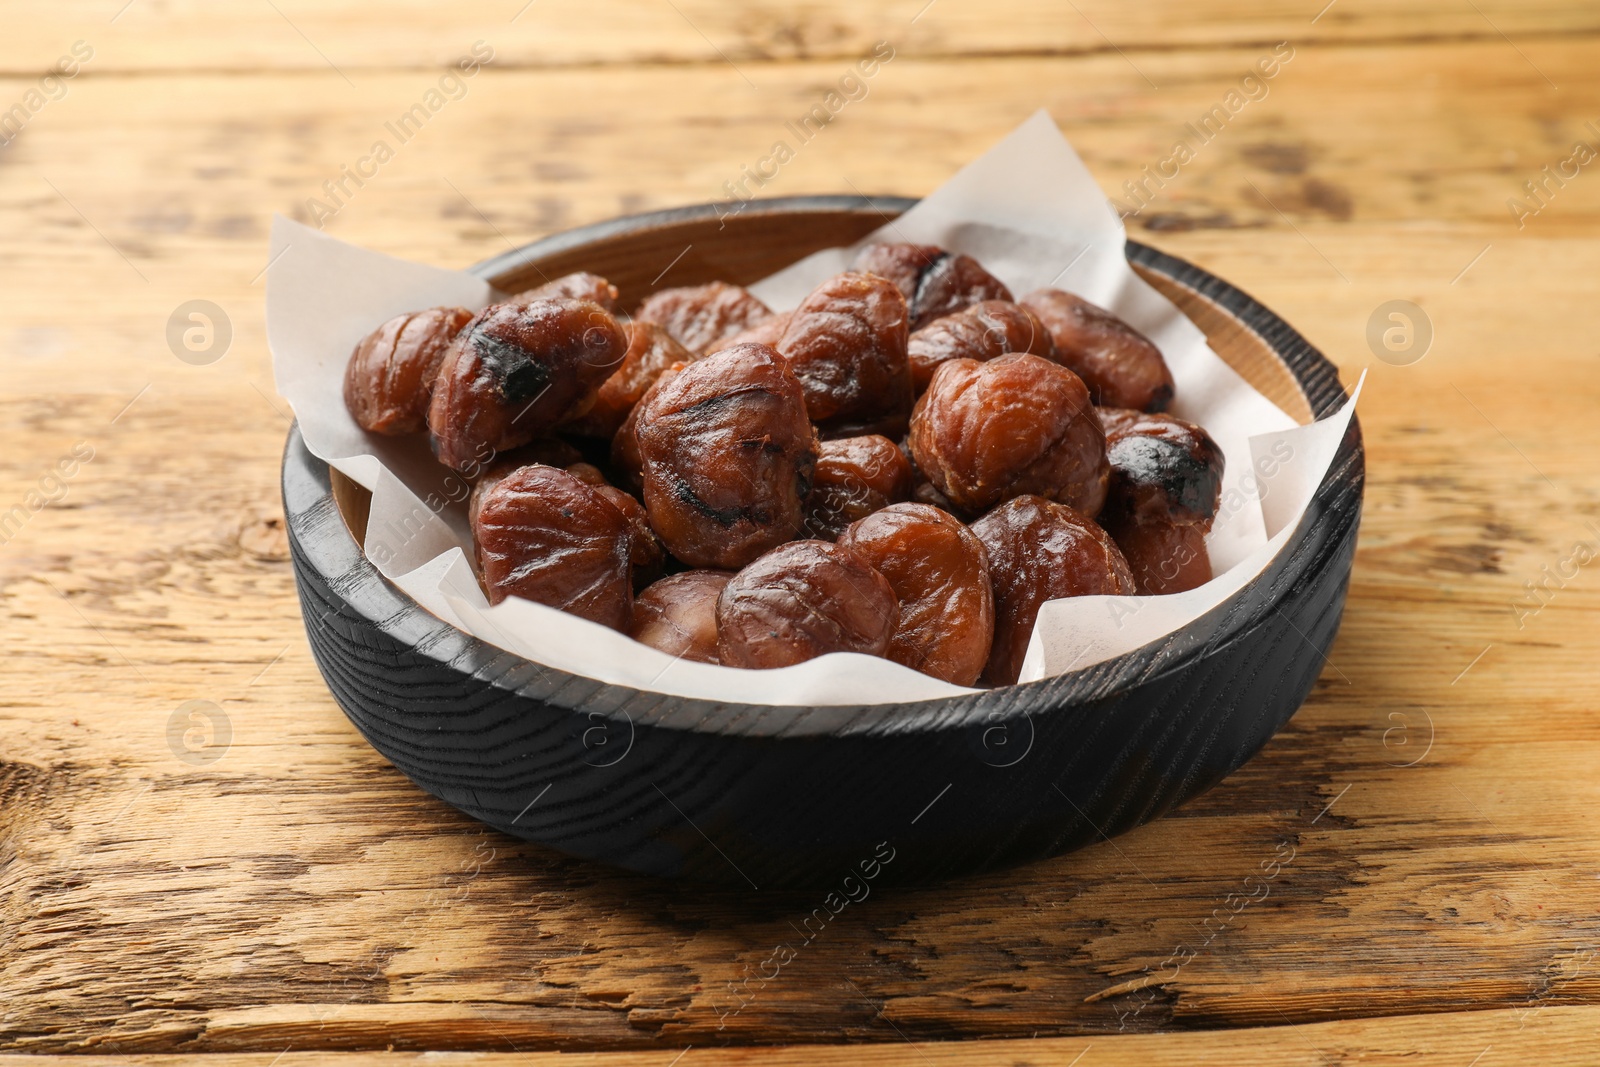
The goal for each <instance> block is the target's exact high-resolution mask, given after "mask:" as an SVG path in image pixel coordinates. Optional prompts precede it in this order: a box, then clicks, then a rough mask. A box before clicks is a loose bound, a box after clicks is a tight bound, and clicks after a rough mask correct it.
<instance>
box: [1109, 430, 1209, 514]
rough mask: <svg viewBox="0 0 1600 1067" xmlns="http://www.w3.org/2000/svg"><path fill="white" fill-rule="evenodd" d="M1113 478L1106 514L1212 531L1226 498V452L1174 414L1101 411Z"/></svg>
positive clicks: (1203, 431)
mask: <svg viewBox="0 0 1600 1067" xmlns="http://www.w3.org/2000/svg"><path fill="white" fill-rule="evenodd" d="M1095 414H1096V415H1097V416H1099V419H1100V424H1101V426H1102V427H1104V429H1105V431H1106V455H1107V458H1108V459H1109V460H1110V463H1111V480H1110V483H1109V486H1108V488H1107V493H1106V511H1107V512H1108V513H1111V512H1116V513H1118V514H1122V515H1126V516H1127V517H1128V518H1129V519H1131V520H1134V521H1139V522H1146V521H1152V520H1160V521H1170V522H1176V523H1199V524H1201V528H1202V530H1203V531H1204V530H1210V529H1211V522H1212V520H1213V519H1214V518H1215V517H1216V514H1217V505H1218V504H1219V503H1220V502H1221V500H1222V472H1223V466H1224V458H1223V455H1222V449H1221V448H1220V447H1218V445H1217V443H1216V442H1215V441H1213V440H1212V439H1211V435H1210V434H1208V433H1206V432H1205V430H1203V429H1202V428H1201V427H1199V426H1196V425H1195V424H1194V423H1192V422H1189V421H1188V420H1186V419H1180V418H1178V417H1177V416H1175V415H1166V414H1146V413H1144V412H1141V411H1133V410H1130V409H1127V408H1097V409H1096V410H1095Z"/></svg>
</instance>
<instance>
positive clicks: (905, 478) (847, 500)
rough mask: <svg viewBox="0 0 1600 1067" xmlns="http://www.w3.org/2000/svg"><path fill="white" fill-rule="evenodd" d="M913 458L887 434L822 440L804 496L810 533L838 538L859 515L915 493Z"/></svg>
mask: <svg viewBox="0 0 1600 1067" xmlns="http://www.w3.org/2000/svg"><path fill="white" fill-rule="evenodd" d="M911 489H912V481H911V463H910V461H909V460H907V459H906V456H905V453H904V452H901V451H900V446H899V445H896V444H895V443H894V442H893V441H891V440H889V439H888V438H887V437H882V436H879V435H878V434H867V435H865V436H862V437H841V438H838V439H837V440H833V441H824V442H822V444H821V445H820V446H819V447H818V449H817V468H816V471H815V472H814V473H813V475H812V479H811V495H810V496H809V497H807V498H806V536H807V537H814V538H816V539H817V540H819V541H833V540H836V539H837V538H838V536H839V534H841V533H843V532H844V528H845V527H846V526H849V525H850V524H851V523H852V522H855V521H856V520H857V519H864V518H866V517H867V516H868V515H871V514H872V513H873V512H874V511H878V510H879V509H881V508H886V507H888V506H889V505H890V504H894V503H898V502H899V501H902V500H907V499H909V498H910V496H911Z"/></svg>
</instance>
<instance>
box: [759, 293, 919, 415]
mask: <svg viewBox="0 0 1600 1067" xmlns="http://www.w3.org/2000/svg"><path fill="white" fill-rule="evenodd" d="M907 336H908V334H907V329H906V302H905V298H904V297H903V296H901V295H900V290H899V289H897V288H895V286H894V283H893V282H891V281H889V280H888V279H886V278H880V277H877V276H876V275H872V274H856V273H851V274H839V275H836V276H834V277H832V278H829V279H828V280H827V281H825V282H823V283H822V284H821V285H819V286H818V287H817V288H816V289H815V290H813V291H812V292H811V294H810V295H809V296H807V297H806V298H805V299H804V300H803V301H801V302H800V306H799V307H797V308H795V310H794V314H793V315H792V316H791V317H790V319H789V326H788V328H787V329H786V330H784V332H783V339H782V340H781V341H779V342H778V345H777V348H778V351H779V352H782V353H783V355H784V356H785V357H786V358H787V359H788V361H789V367H790V369H792V370H793V371H794V374H795V377H797V378H799V379H800V385H801V387H802V388H804V389H805V394H806V411H807V412H808V413H809V415H810V417H811V421H812V422H814V423H816V424H817V428H818V430H819V431H820V432H822V433H823V434H825V435H829V434H831V435H834V436H848V435H851V434H857V433H877V432H884V433H891V434H894V435H896V436H898V435H899V434H900V433H901V432H903V431H904V429H905V424H906V419H907V418H908V417H909V416H910V414H911V366H910V364H909V363H908V362H907V360H906V339H907Z"/></svg>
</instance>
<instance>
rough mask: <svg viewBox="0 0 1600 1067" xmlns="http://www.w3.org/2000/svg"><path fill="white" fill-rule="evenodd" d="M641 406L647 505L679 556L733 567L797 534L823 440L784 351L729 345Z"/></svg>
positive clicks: (637, 435)
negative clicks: (781, 353)
mask: <svg viewBox="0 0 1600 1067" xmlns="http://www.w3.org/2000/svg"><path fill="white" fill-rule="evenodd" d="M641 407H642V409H643V410H642V411H641V412H640V414H639V416H638V419H637V423H636V425H635V428H634V440H635V442H636V443H637V446H638V450H639V458H640V461H641V466H642V473H643V481H644V505H645V508H646V509H647V510H648V511H649V513H650V525H651V526H652V527H654V529H655V531H656V533H657V535H659V536H660V538H661V540H662V542H663V543H664V544H665V545H666V546H667V549H668V551H670V552H671V553H672V555H674V556H676V557H677V558H678V559H680V560H682V561H683V562H684V563H687V564H689V565H690V566H691V567H715V568H719V569H723V570H732V569H735V568H738V567H742V566H744V565H745V564H747V563H749V562H750V561H752V560H754V559H755V558H756V557H757V556H759V555H761V554H762V553H763V552H766V551H767V550H768V549H770V548H773V547H774V546H776V545H780V544H782V543H783V542H785V541H788V540H790V539H791V538H793V537H795V536H796V535H797V534H799V532H800V530H801V526H802V524H803V522H804V517H805V516H804V503H805V498H806V494H807V493H808V492H810V490H811V476H812V471H813V469H814V468H815V466H816V462H817V440H816V432H815V431H814V430H813V429H812V428H811V422H810V421H809V420H808V419H807V418H806V407H805V394H804V393H803V392H802V390H801V388H800V382H799V381H798V380H797V379H796V378H795V376H794V373H793V372H792V371H791V370H790V369H789V365H788V363H787V361H786V360H784V358H783V357H782V356H780V355H778V353H777V352H775V351H773V350H772V349H771V348H768V347H767V346H766V345H739V346H738V347H737V348H728V349H724V350H722V351H721V352H717V353H715V354H714V355H711V356H708V357H706V358H705V359H702V360H699V361H698V362H695V363H690V364H689V365H688V366H686V367H684V368H683V369H682V370H680V371H678V372H677V373H676V374H674V375H673V376H672V377H671V378H665V377H664V378H663V380H662V381H661V382H660V383H658V385H657V387H656V388H655V390H654V391H653V393H652V395H650V396H649V397H648V398H647V399H646V400H645V401H643V402H642V404H641Z"/></svg>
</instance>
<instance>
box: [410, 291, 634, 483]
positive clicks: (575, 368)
mask: <svg viewBox="0 0 1600 1067" xmlns="http://www.w3.org/2000/svg"><path fill="white" fill-rule="evenodd" d="M627 348H628V338H627V335H626V334H624V333H623V332H622V327H621V326H619V325H617V320H616V319H614V318H612V317H611V313H610V312H608V311H606V310H605V308H602V307H601V306H600V305H599V304H595V303H591V302H590V301H587V300H571V299H568V298H565V297H556V298H552V299H548V300H534V301H531V302H529V303H527V304H491V305H490V306H489V307H487V308H484V309H483V310H482V311H481V312H479V313H478V315H477V316H476V317H475V318H474V319H473V320H472V321H471V322H470V323H468V324H467V326H466V327H465V328H464V329H463V330H462V331H461V333H460V334H458V335H457V337H456V339H455V341H454V342H452V344H451V346H450V350H449V352H448V353H447V354H446V355H445V358H444V362H443V363H442V364H441V365H440V367H439V374H438V377H437V378H436V379H435V382H434V389H433V399H432V402H431V403H430V404H429V406H428V430H429V432H430V433H431V434H432V435H433V450H434V454H435V455H436V456H438V457H439V461H440V462H441V463H443V464H445V465H446V466H448V467H452V468H454V469H456V470H462V469H464V468H466V467H467V466H468V465H470V464H473V463H482V462H484V461H485V458H486V456H485V453H486V452H488V453H499V452H504V451H506V450H508V449H511V448H515V447H516V446H518V445H520V444H524V443H526V442H528V441H531V440H533V439H534V438H535V437H536V436H538V435H539V434H541V433H547V432H548V431H549V430H550V428H551V427H553V426H557V425H559V424H561V423H562V422H564V421H566V420H568V419H570V418H573V417H576V416H577V415H581V414H582V413H583V412H584V411H586V410H587V409H588V407H589V405H590V404H591V403H592V402H593V401H594V396H595V393H596V392H597V391H598V390H599V388H600V384H601V383H602V382H604V381H605V380H606V378H608V377H610V375H611V372H612V371H614V370H615V369H616V368H617V365H618V364H620V363H621V362H622V357H623V353H624V352H626V351H627Z"/></svg>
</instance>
